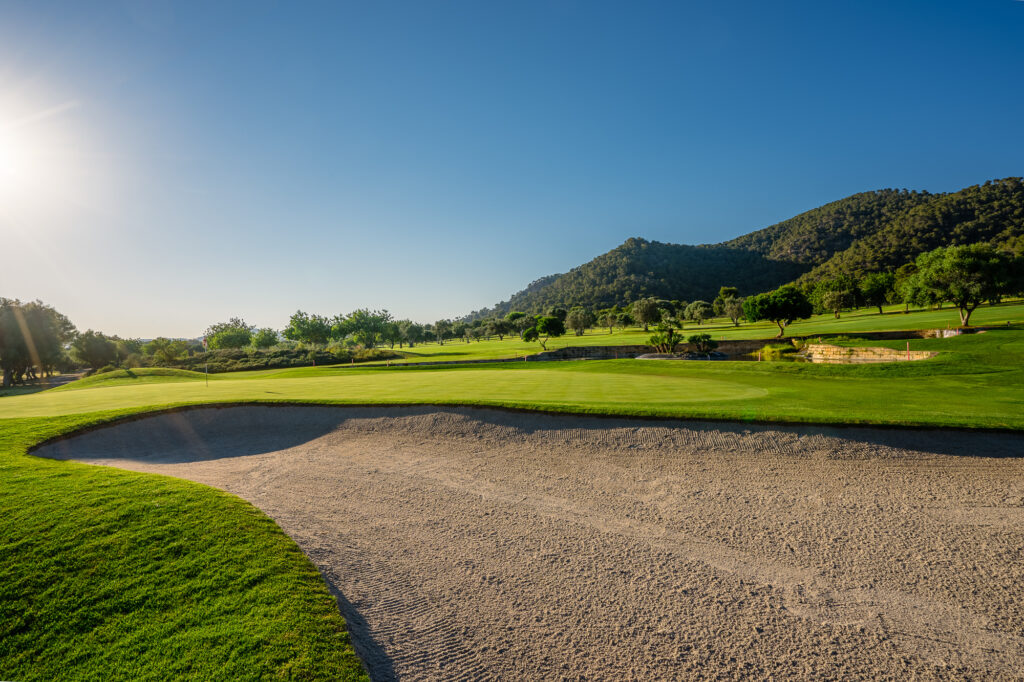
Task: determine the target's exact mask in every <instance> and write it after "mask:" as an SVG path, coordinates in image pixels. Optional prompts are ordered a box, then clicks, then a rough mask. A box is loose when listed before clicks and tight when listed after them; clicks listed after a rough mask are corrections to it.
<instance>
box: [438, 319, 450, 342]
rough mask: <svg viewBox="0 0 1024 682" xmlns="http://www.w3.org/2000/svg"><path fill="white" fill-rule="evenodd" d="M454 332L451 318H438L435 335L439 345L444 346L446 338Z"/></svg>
mask: <svg viewBox="0 0 1024 682" xmlns="http://www.w3.org/2000/svg"><path fill="white" fill-rule="evenodd" d="M451 332H452V321H451V320H438V321H437V322H435V323H434V337H435V338H436V339H437V343H438V345H441V346H443V345H444V340H445V339H446V338H448V336H449V335H450V334H451Z"/></svg>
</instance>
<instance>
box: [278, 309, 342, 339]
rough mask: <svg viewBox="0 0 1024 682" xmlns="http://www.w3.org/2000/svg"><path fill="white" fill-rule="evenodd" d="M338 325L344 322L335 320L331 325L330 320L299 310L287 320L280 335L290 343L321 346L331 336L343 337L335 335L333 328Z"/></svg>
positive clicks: (339, 334)
mask: <svg viewBox="0 0 1024 682" xmlns="http://www.w3.org/2000/svg"><path fill="white" fill-rule="evenodd" d="M339 323H342V324H343V323H344V320H343V319H339V318H335V320H334V324H333V325H332V324H331V320H328V319H327V318H326V317H323V316H322V315H308V314H306V313H304V312H302V311H301V310H299V311H296V313H295V314H294V315H292V316H291V318H290V319H289V320H288V326H287V327H285V329H284V331H283V332H282V335H283V336H284V338H286V339H289V340H290V341H300V342H302V343H309V344H315V345H319V346H322V345H324V344H326V343H327V341H328V340H330V338H331V337H332V336H334V337H335V338H339V339H340V338H344V337H345V334H344V333H338V334H337V335H335V330H334V327H336V326H338V324H339ZM338 331H339V332H342V331H343V330H341V329H339V330H338Z"/></svg>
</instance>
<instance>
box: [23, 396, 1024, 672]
mask: <svg viewBox="0 0 1024 682" xmlns="http://www.w3.org/2000/svg"><path fill="white" fill-rule="evenodd" d="M36 454H38V455H40V456H47V457H53V458H61V459H77V460H81V461H85V462H90V463H94V464H103V465H111V466H118V467H122V468H125V469H132V470H136V471H146V472H156V473H160V474H168V475H171V476H177V477H181V478H186V479H190V480H193V481H198V482H200V483H205V484H208V485H211V486H216V487H218V488H222V489H224V490H226V491H229V492H231V493H233V494H235V495H238V496H240V497H242V498H244V499H246V500H249V501H250V502H252V503H253V504H254V505H256V506H257V507H259V508H260V509H262V510H263V511H264V512H266V513H267V514H268V515H270V516H271V517H273V518H274V520H275V521H276V522H277V523H278V524H279V525H280V526H281V528H282V529H284V531H285V532H287V533H288V534H289V535H290V536H291V537H292V538H294V540H295V541H296V542H297V543H298V545H299V546H300V547H301V548H302V549H303V551H305V552H306V554H307V555H308V556H309V557H310V558H311V559H312V561H313V562H314V563H315V564H316V565H317V566H318V567H319V569H320V571H321V572H322V574H323V575H324V577H325V578H326V579H327V581H328V583H329V585H330V587H331V589H332V590H333V591H334V592H335V594H336V595H337V597H338V603H339V605H340V608H341V610H342V612H343V613H344V615H345V617H346V618H347V619H348V622H349V627H350V630H351V632H352V635H353V640H354V644H355V646H356V649H357V651H358V652H359V654H360V655H361V656H362V657H363V660H364V661H365V663H366V665H367V668H368V670H369V671H370V673H371V676H372V677H373V679H375V680H391V679H400V680H437V679H479V680H485V679H504V680H542V679H543V680H552V679H571V680H583V679H586V680H652V679H659V680H662V679H687V678H693V677H698V676H700V677H716V678H722V679H735V678H764V677H769V676H774V677H775V678H785V677H791V676H803V677H809V678H831V679H858V678H859V679H865V678H879V677H891V678H899V679H912V678H913V679H940V678H941V679H948V678H950V677H954V678H960V677H970V678H988V679H1003V680H1005V679H1024V677H1022V676H1024V437H1022V436H1019V435H1013V434H1006V435H1001V434H992V433H966V432H938V431H909V430H881V429H864V428H834V427H833V428H826V427H787V426H763V425H743V424H726V423H701V422H657V421H644V420H628V419H601V418H587V417H564V416H549V415H539V414H528V413H510V412H502V411H497V410H483V409H456V408H429V407H404V408H332V407H298V406H296V407H231V408H217V409H213V408H207V409H198V410H190V411H185V412H176V413H169V414H162V415H158V416H154V417H151V418H146V419H142V420H138V421H132V422H127V423H123V424H120V425H116V426H113V427H109V428H104V429H99V430H96V431H92V432H89V433H85V434H82V435H79V436H76V437H73V438H71V439H67V440H64V441H59V442H56V443H54V444H51V445H48V446H45V447H44V448H41V449H40V450H38V451H37V453H36Z"/></svg>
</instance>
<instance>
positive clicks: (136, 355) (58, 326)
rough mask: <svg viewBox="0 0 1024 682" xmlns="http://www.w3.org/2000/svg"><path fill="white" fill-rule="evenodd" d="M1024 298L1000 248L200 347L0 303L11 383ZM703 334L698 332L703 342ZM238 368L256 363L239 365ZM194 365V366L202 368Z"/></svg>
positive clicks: (250, 335)
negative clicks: (668, 294)
mask: <svg viewBox="0 0 1024 682" xmlns="http://www.w3.org/2000/svg"><path fill="white" fill-rule="evenodd" d="M1018 295H1024V256H1021V255H1017V254H1015V253H1014V252H1012V251H1009V250H1000V249H997V248H996V247H994V246H992V245H991V244H988V243H985V242H981V243H976V244H968V245H960V246H947V247H939V248H936V249H934V250H932V251H928V252H925V253H922V254H920V255H919V256H918V257H917V258H916V259H915V261H914V262H913V263H907V264H905V265H903V266H902V267H900V268H898V269H896V270H889V271H882V272H873V273H868V274H866V275H864V276H862V277H856V276H855V275H852V274H840V275H836V276H832V277H829V278H824V279H821V280H819V281H817V282H803V283H801V284H800V285H784V286H782V287H779V288H777V289H774V290H772V291H768V292H764V293H759V294H754V295H751V296H746V297H743V296H741V295H740V290H739V289H738V288H737V287H732V286H723V287H720V288H719V291H718V295H717V296H716V297H715V298H714V299H713V300H711V301H705V300H696V301H683V300H676V299H663V298H654V297H644V298H639V299H637V300H635V301H633V302H632V303H630V304H629V305H626V306H618V305H614V306H609V307H604V308H599V309H596V310H594V309H588V308H585V307H583V306H574V307H571V308H562V307H550V308H548V309H546V310H544V311H543V312H539V313H537V312H534V313H528V312H525V311H510V312H508V313H506V314H504V315H501V316H498V315H491V316H488V317H477V318H475V319H462V320H451V319H442V320H437V321H435V322H433V323H428V324H421V323H418V322H414V321H412V320H408V319H401V320H396V319H394V318H393V317H392V316H391V314H390V313H388V311H387V310H369V309H366V308H360V309H358V310H355V311H352V312H351V313H348V314H346V315H335V316H333V317H325V316H321V315H311V314H308V313H306V312H304V311H302V310H299V311H296V313H295V314H294V315H292V316H291V318H290V319H289V321H288V325H287V326H286V327H285V328H284V329H283V330H281V331H277V330H274V329H272V328H269V327H263V328H257V327H255V326H253V325H249V324H248V323H246V322H245V320H243V319H241V318H231V319H229V320H228V321H227V322H219V323H216V324H212V325H210V326H209V327H208V328H207V329H206V332H205V333H204V336H203V338H202V339H194V340H186V339H169V338H164V337H158V338H156V339H152V340H150V341H147V342H144V341H142V340H140V339H122V338H119V337H117V336H107V335H105V334H103V333H101V332H98V331H93V330H91V329H90V330H86V331H84V332H79V331H78V330H77V329H76V328H75V325H74V324H72V323H71V321H70V320H69V319H68V318H67V317H66V316H64V315H63V314H61V313H60V312H58V311H57V310H55V309H54V308H53V307H52V306H49V305H47V304H45V303H43V302H41V301H30V302H27V303H25V302H22V301H19V300H16V299H7V298H0V369H2V370H3V386H4V387H8V386H10V385H11V384H17V383H21V382H24V381H30V380H34V379H38V378H41V377H46V376H49V375H52V374H53V373H54V372H56V371H66V370H68V369H71V368H73V367H76V366H77V367H83V366H84V367H88V368H90V369H91V370H93V371H101V370H104V369H112V368H116V367H138V366H145V365H156V366H175V365H180V364H181V363H183V362H185V360H186V359H188V358H193V359H194V358H195V357H197V356H199V355H203V356H204V357H206V354H207V352H210V353H217V352H226V351H241V350H243V349H244V350H246V351H247V352H250V353H261V352H269V351H270V350H271V349H277V350H276V351H275V352H278V353H279V355H280V357H281V362H285V363H287V364H288V366H290V365H294V364H301V363H302V360H303V357H302V356H301V354H302V353H306V354H307V355H306V356H305V357H306V358H308V359H309V360H310V361H311V362H312V363H313V364H315V363H316V362H317V358H318V357H320V356H318V353H323V354H324V355H323V356H322V359H321V362H323V361H327V362H338V361H348V360H351V361H353V362H354V361H356V360H357V359H359V360H362V359H379V358H381V357H387V356H382V355H379V354H377V355H374V354H372V353H369V354H367V353H368V352H370V351H373V350H374V349H377V348H379V347H383V346H387V347H388V348H389V349H394V348H395V346H398V348H399V349H401V348H403V347H406V346H408V347H410V348H411V347H414V346H416V345H417V344H421V343H424V342H427V341H431V342H436V343H438V344H442V345H443V344H445V343H450V342H464V343H470V342H471V341H482V340H490V339H492V338H497V339H498V340H503V339H505V338H506V337H508V336H514V337H518V338H519V339H520V340H522V341H536V342H538V343H539V344H540V345H541V347H542V348H544V349H546V348H547V342H548V340H550V339H551V338H556V337H560V336H563V335H565V334H568V333H570V332H571V333H574V334H576V335H582V334H584V333H585V332H586V331H587V330H590V329H594V328H599V329H607V330H608V333H609V334H612V333H614V330H615V329H616V328H618V329H624V328H626V327H634V326H640V327H642V328H643V330H644V331H645V332H649V331H651V329H652V327H653V328H654V335H653V336H652V337H651V345H654V346H656V347H658V348H670V349H671V348H673V347H674V346H675V345H676V344H677V343H679V342H681V340H682V336H681V335H680V334H678V332H679V331H680V330H682V329H683V328H684V326H685V325H686V324H687V323H693V324H696V325H697V326H698V327H699V326H700V325H701V324H702V323H703V322H704V321H705V320H708V319H710V318H713V317H718V318H721V317H724V318H727V319H729V320H731V321H732V323H733V324H735V325H739V324H741V321H748V322H757V321H762V320H763V321H769V322H772V323H774V324H776V325H778V327H779V334H778V335H779V336H782V335H783V334H784V332H785V328H786V327H787V326H788V325H790V324H792V323H793V322H794V321H796V320H801V319H806V318H808V317H810V316H811V315H812V314H814V313H819V314H821V313H831V314H833V315H834V316H835V317H837V318H838V317H840V315H841V314H842V312H843V311H844V310H848V309H852V308H857V307H862V306H872V307H877V308H878V312H879V313H880V314H881V313H882V312H883V306H884V305H887V304H893V303H903V304H904V305H905V306H906V308H905V309H907V310H909V307H910V306H911V305H913V306H921V307H936V306H938V307H941V306H942V305H944V304H947V303H949V304H952V305H953V306H955V307H956V308H957V310H958V313H959V316H960V324H961V325H962V326H968V325H970V320H971V314H972V313H973V312H974V310H975V309H977V308H978V306H980V305H982V304H983V303H986V302H988V303H998V302H1000V301H1001V300H1002V299H1003V298H1004V297H1007V296H1018ZM699 336H700V335H698V337H699ZM237 359H238V358H237V357H235V358H234V359H233V361H236V362H235V364H234V365H232V366H231V368H247V367H254V366H257V365H253V364H252V363H250V364H239V363H238V362H237ZM193 364H194V363H193Z"/></svg>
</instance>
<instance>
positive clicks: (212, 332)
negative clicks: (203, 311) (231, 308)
mask: <svg viewBox="0 0 1024 682" xmlns="http://www.w3.org/2000/svg"><path fill="white" fill-rule="evenodd" d="M252 330H253V328H252V327H251V326H249V325H248V324H246V323H245V320H243V319H242V318H240V317H232V318H231V319H230V320H228V321H227V322H218V323H217V324H212V325H210V326H209V327H208V328H207V329H206V333H205V334H204V336H206V342H207V344H209V346H210V348H213V349H222V348H243V347H245V346H248V345H249V344H250V343H251V342H252Z"/></svg>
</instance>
